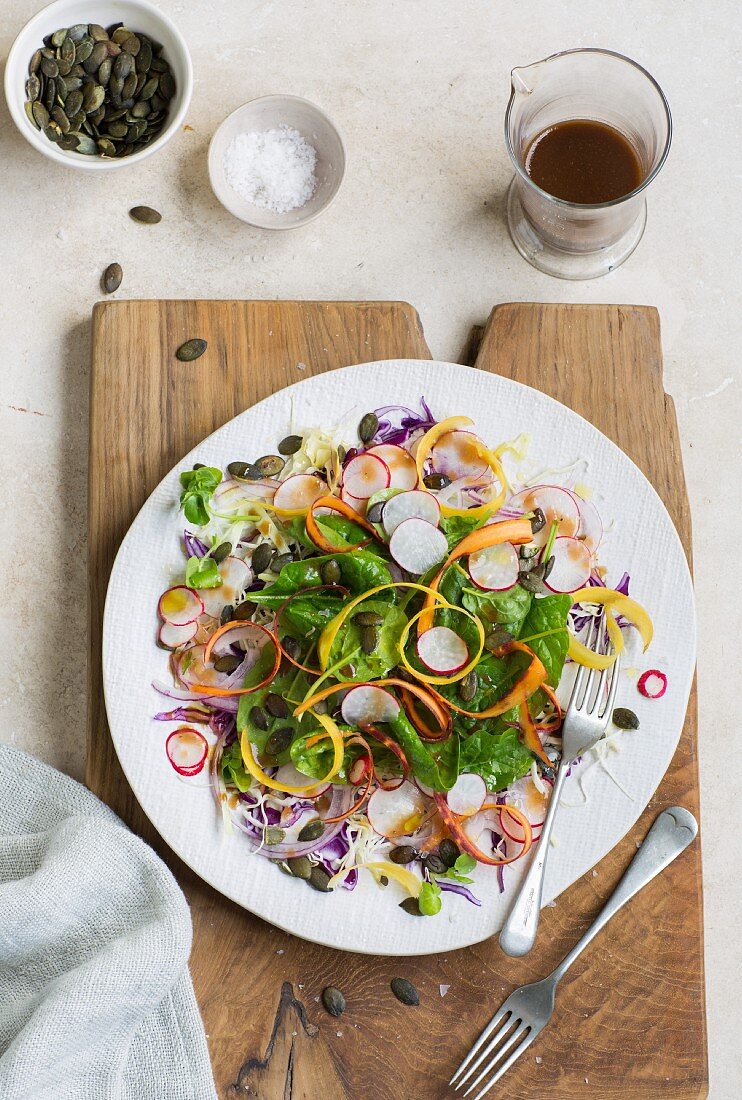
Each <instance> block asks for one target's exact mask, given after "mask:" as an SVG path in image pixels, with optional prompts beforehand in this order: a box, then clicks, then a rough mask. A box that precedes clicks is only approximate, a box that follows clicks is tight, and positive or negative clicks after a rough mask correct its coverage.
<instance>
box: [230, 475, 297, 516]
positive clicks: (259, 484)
mask: <svg viewBox="0 0 742 1100" xmlns="http://www.w3.org/2000/svg"><path fill="white" fill-rule="evenodd" d="M287 480H288V479H287ZM279 485H280V482H278V481H274V479H273V478H270V477H265V478H261V480H260V481H233V480H231V479H228V480H227V481H222V482H220V484H219V485H217V487H216V489H215V490H214V495H213V497H212V498H211V499H212V500H213V502H214V504H215V506H216V510H217V511H218V512H223V511H225V509H228V508H241V507H243V505H244V504H245V502H246V501H249V500H273V494H274V493H275V491H276V489H277V488H278V486H279Z"/></svg>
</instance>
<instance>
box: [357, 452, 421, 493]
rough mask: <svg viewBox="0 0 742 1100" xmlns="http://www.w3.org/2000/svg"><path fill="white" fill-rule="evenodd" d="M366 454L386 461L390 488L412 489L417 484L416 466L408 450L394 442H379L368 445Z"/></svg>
mask: <svg viewBox="0 0 742 1100" xmlns="http://www.w3.org/2000/svg"><path fill="white" fill-rule="evenodd" d="M366 454H369V455H375V456H376V458H380V459H381V461H382V462H384V463H386V465H387V467H388V469H389V477H390V479H391V480H390V482H389V488H390V489H414V488H415V486H416V485H417V466H416V465H415V460H414V458H413V457H412V455H411V454H410V452H409V451H406V450H405V449H404V447H398V446H397V445H396V443H380V444H379V446H378V447H370V448H369V449H368V451H366Z"/></svg>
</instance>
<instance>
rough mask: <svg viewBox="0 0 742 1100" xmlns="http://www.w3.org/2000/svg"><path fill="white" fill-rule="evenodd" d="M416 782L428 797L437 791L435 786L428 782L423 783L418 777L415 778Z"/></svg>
mask: <svg viewBox="0 0 742 1100" xmlns="http://www.w3.org/2000/svg"><path fill="white" fill-rule="evenodd" d="M414 783H415V784H416V785H417V786H418V787H419V788H420V790H421V791H422V792H423V794H424V795H426V796H427V797H428V798H432V797H433V794H434V793H435V792H434V791H433V788H432V787H429V786H428V784H427V783H423V781H422V779H417V778H416V779H415V780H414Z"/></svg>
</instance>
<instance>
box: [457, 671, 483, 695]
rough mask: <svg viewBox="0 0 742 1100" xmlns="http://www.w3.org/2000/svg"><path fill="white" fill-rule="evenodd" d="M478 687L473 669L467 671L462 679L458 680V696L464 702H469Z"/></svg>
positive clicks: (477, 680)
mask: <svg viewBox="0 0 742 1100" xmlns="http://www.w3.org/2000/svg"><path fill="white" fill-rule="evenodd" d="M478 687H479V679H478V678H477V673H476V671H475V669H472V670H471V672H467V674H466V676H465V677H464V678H463V680H460V681H459V698H460V699H461V700H462V701H463V702H464V703H471V701H472V699H473V698H474V696H475V695H476V694H477V688H478Z"/></svg>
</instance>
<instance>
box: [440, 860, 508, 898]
mask: <svg viewBox="0 0 742 1100" xmlns="http://www.w3.org/2000/svg"><path fill="white" fill-rule="evenodd" d="M498 870H502V868H501V867H499V868H498ZM436 882H437V883H438V885H439V886H440V888H441V890H446V891H448V893H450V894H460V895H461V897H462V898H466V900H467V901H470V902H471V903H472V905H481V904H482V903H481V901H480V900H479V898H475V897H474V895H473V894H472V892H471V890H467V888H466V886H462V885H461V883H459V882H446V881H445V880H444V879H436ZM503 889H504V887H503Z"/></svg>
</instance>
